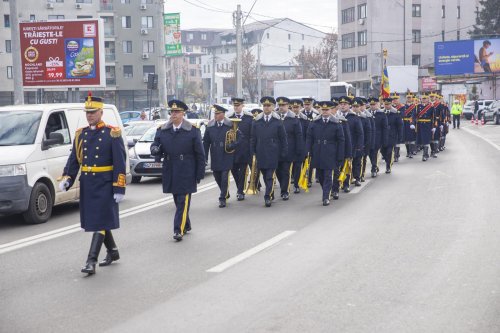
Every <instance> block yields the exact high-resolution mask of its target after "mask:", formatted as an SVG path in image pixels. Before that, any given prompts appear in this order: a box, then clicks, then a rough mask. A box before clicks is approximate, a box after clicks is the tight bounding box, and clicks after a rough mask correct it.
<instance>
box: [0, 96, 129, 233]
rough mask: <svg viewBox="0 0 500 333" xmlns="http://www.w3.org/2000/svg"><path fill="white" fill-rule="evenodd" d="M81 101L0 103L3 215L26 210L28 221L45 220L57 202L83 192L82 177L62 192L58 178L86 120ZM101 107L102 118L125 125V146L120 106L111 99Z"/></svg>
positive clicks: (0, 193) (40, 221)
mask: <svg viewBox="0 0 500 333" xmlns="http://www.w3.org/2000/svg"><path fill="white" fill-rule="evenodd" d="M83 107H84V104H83V103H79V104H76V103H75V104H39V105H35V104H26V105H16V106H5V107H0V215H10V214H16V213H22V214H23V217H24V220H25V221H26V222H27V223H30V224H37V223H44V222H47V220H48V219H49V218H50V216H51V214H52V207H53V206H54V205H59V204H62V203H65V202H69V201H74V200H77V199H78V198H79V187H80V183H79V182H78V181H76V182H75V184H74V185H73V187H72V188H71V189H70V190H69V191H67V192H61V191H60V190H59V187H58V180H57V179H58V178H59V177H60V176H61V175H62V173H63V169H64V166H65V165H66V161H67V159H68V156H69V154H70V152H71V149H72V147H73V139H74V136H75V132H76V130H77V129H78V128H80V127H85V126H88V123H87V120H86V116H85V112H84V111H83ZM103 109H104V115H103V121H104V122H105V123H106V124H108V125H112V126H119V127H120V128H121V129H122V136H123V140H124V144H125V147H126V146H127V141H126V138H125V133H124V131H123V125H122V122H121V119H120V115H119V114H118V110H117V109H116V107H115V106H114V105H109V104H105V105H104V108H103ZM126 150H127V149H126ZM128 180H130V166H129V162H128V155H127V183H128Z"/></svg>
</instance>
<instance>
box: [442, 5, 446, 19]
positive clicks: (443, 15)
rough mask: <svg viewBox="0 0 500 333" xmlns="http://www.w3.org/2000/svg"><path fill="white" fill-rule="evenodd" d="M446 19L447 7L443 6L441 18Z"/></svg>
mask: <svg viewBox="0 0 500 333" xmlns="http://www.w3.org/2000/svg"><path fill="white" fill-rule="evenodd" d="M445 17H446V11H445V6H444V5H442V6H441V18H445Z"/></svg>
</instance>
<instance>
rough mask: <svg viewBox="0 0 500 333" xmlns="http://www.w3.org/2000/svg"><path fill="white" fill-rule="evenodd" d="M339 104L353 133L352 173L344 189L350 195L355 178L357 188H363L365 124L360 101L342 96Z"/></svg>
mask: <svg viewBox="0 0 500 333" xmlns="http://www.w3.org/2000/svg"><path fill="white" fill-rule="evenodd" d="M339 104H340V107H341V111H342V114H343V116H344V117H345V118H346V119H347V123H348V124H349V130H350V132H351V144H352V170H351V171H352V172H351V173H350V174H349V175H348V176H347V179H346V180H345V182H344V188H343V190H344V192H345V193H348V192H350V188H349V187H350V184H351V180H352V179H353V178H354V179H355V181H354V184H355V186H361V159H362V158H363V152H364V142H365V137H364V133H363V124H362V122H361V119H360V118H359V116H358V113H359V108H360V106H361V105H360V100H359V99H357V98H354V97H353V98H350V97H346V96H342V97H340V98H339ZM349 104H351V105H352V108H353V110H350V109H349ZM354 110H356V111H354Z"/></svg>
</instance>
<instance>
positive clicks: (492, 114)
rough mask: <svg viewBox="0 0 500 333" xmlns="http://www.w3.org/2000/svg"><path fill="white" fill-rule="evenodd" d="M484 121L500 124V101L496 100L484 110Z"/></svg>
mask: <svg viewBox="0 0 500 333" xmlns="http://www.w3.org/2000/svg"><path fill="white" fill-rule="evenodd" d="M483 117H484V122H485V123H487V122H489V121H490V122H493V123H494V124H495V125H500V101H494V102H493V103H491V104H490V105H489V106H487V107H485V108H484V110H483Z"/></svg>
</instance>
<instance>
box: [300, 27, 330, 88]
mask: <svg viewBox="0 0 500 333" xmlns="http://www.w3.org/2000/svg"><path fill="white" fill-rule="evenodd" d="M337 54H338V47H337V34H327V35H326V37H325V38H324V39H323V41H322V42H321V44H320V45H319V47H317V48H313V49H307V50H305V49H302V51H301V52H300V53H299V54H298V55H296V56H295V57H294V63H295V64H296V66H297V72H298V73H302V77H303V78H304V79H306V78H317V79H330V80H332V81H335V80H336V79H337Z"/></svg>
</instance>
